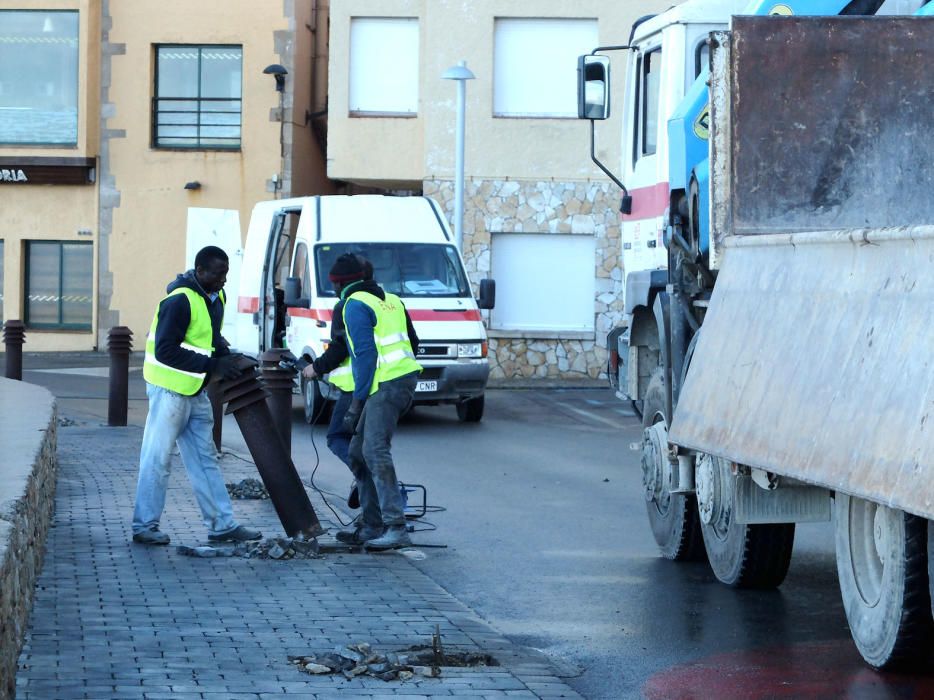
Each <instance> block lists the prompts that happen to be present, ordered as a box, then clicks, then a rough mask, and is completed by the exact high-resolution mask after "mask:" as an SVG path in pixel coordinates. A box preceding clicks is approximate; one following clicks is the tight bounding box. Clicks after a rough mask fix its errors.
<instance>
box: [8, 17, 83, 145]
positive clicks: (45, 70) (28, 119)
mask: <svg viewBox="0 0 934 700" xmlns="http://www.w3.org/2000/svg"><path fill="white" fill-rule="evenodd" d="M0 143H3V144H38V145H56V146H58V145H61V146H74V145H75V144H77V143H78V13H77V12H73V11H67V12H65V11H46V10H42V11H27V10H0Z"/></svg>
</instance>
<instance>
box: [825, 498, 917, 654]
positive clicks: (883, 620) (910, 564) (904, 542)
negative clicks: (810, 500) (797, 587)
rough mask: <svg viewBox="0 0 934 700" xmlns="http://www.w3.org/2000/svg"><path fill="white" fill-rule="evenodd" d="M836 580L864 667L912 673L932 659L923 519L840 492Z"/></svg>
mask: <svg viewBox="0 0 934 700" xmlns="http://www.w3.org/2000/svg"><path fill="white" fill-rule="evenodd" d="M834 529H835V531H836V536H835V539H836V546H837V575H838V578H839V579H840V593H841V595H842V596H843V609H844V610H845V611H846V619H847V622H848V623H849V625H850V634H851V635H852V636H853V641H854V642H855V643H856V647H857V649H859V653H860V654H862V656H863V658H864V659H865V660H866V663H868V664H869V665H870V666H873V667H875V668H877V669H892V668H911V667H913V666H920V665H921V664H923V663H924V661H925V660H926V658H927V655H928V654H929V653H930V645H929V644H930V639H931V627H932V623H931V594H930V591H929V589H928V568H927V553H928V552H927V549H928V545H927V535H928V525H927V521H926V520H924V519H923V518H919V517H917V516H914V515H909V514H908V513H903V512H902V511H900V510H895V509H893V508H887V507H886V506H883V505H879V504H877V503H873V502H872V501H865V500H863V499H861V498H856V497H851V496H847V495H845V494H842V493H838V494H837V495H836V498H835V502H834Z"/></svg>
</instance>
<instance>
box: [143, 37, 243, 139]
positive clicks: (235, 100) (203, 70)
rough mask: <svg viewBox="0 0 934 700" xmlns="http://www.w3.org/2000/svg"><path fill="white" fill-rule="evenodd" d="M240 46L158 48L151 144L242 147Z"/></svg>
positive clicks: (241, 68)
mask: <svg viewBox="0 0 934 700" xmlns="http://www.w3.org/2000/svg"><path fill="white" fill-rule="evenodd" d="M242 71H243V49H242V48H241V47H239V46H157V47H156V85H155V95H154V97H153V98H152V143H153V146H154V147H155V148H195V149H205V150H206V149H225V148H227V149H237V148H240V123H241V122H240V108H241V94H242V86H241V82H242V77H241V76H242Z"/></svg>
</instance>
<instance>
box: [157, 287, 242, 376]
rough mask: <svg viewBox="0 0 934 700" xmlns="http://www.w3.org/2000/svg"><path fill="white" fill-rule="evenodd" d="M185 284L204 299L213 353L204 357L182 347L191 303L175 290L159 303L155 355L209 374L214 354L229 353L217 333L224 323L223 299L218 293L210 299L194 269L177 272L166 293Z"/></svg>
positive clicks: (177, 367) (178, 365) (189, 320)
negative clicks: (211, 334)
mask: <svg viewBox="0 0 934 700" xmlns="http://www.w3.org/2000/svg"><path fill="white" fill-rule="evenodd" d="M183 287H187V288H188V289H193V290H194V291H196V292H197V293H198V294H200V295H201V297H202V298H203V299H204V303H205V304H207V307H208V313H209V314H210V316H211V330H212V331H213V342H212V345H213V346H214V356H213V357H211V358H208V357H205V356H204V355H201V354H199V353H196V352H194V351H192V350H186V349H185V348H183V347H182V341H183V340H184V339H185V334H186V333H187V332H188V325H189V324H190V323H191V306H190V305H189V304H188V299H187V298H186V297H185V295H184V294H175V295H173V296H169V297H166V298H165V299H163V300H162V301H161V302H160V303H159V323H158V324H157V326H156V359H157V360H159V362H162V363H163V364H166V365H168V366H169V367H174V368H175V369H180V370H184V371H186V372H198V373H207V374H210V373H211V371H212V370H213V369H214V366H215V364H216V359H215V358H217V357H220V356H222V355H228V354H230V349H229V344H228V343H227V341H226V340H225V339H224V338H223V336H221V326H222V325H223V323H224V302H223V301H222V300H221V298H220V296H219V295H218V297H217V299H215V300H214V301H211V298H210V297H209V296H208V294H207V292H205V291H204V289H202V288H201V285H200V284H198V279H197V277H195V271H194V270H188V272H186V273H184V274H182V275H179V276H178V277H176V278H175V279H174V280H173V281H172V282H171V283H169V285H168V287H166V288H165V291H166V294H170V293H171V292H173V291H175V290H176V289H180V288H183Z"/></svg>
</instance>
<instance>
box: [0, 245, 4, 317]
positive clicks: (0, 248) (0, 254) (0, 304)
mask: <svg viewBox="0 0 934 700" xmlns="http://www.w3.org/2000/svg"><path fill="white" fill-rule="evenodd" d="M3 321H4V317H3V241H2V240H0V323H3Z"/></svg>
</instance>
